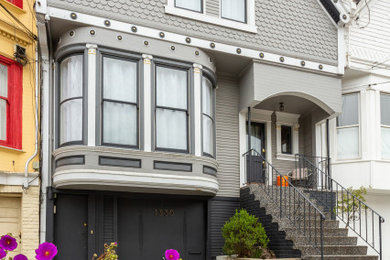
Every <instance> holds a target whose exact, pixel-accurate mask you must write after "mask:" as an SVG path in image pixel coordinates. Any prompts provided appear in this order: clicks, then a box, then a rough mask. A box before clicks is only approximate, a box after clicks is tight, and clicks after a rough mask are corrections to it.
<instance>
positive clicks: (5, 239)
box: [0, 235, 18, 251]
mask: <svg viewBox="0 0 390 260" xmlns="http://www.w3.org/2000/svg"><path fill="white" fill-rule="evenodd" d="M0 247H1V248H3V249H4V250H7V251H14V250H15V248H17V247H18V243H17V242H16V239H15V238H13V237H11V236H10V235H4V236H2V237H1V239H0Z"/></svg>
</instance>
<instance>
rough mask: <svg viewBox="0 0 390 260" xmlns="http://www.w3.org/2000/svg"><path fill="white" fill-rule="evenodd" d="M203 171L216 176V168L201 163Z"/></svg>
mask: <svg viewBox="0 0 390 260" xmlns="http://www.w3.org/2000/svg"><path fill="white" fill-rule="evenodd" d="M203 173H204V174H208V175H212V176H217V169H215V168H213V167H210V166H206V165H203Z"/></svg>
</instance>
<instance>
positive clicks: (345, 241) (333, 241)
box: [287, 236, 357, 246]
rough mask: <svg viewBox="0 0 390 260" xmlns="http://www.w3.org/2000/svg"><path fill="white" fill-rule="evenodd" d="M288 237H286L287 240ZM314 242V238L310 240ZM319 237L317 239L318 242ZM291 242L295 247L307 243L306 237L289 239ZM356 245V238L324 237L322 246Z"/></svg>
mask: <svg viewBox="0 0 390 260" xmlns="http://www.w3.org/2000/svg"><path fill="white" fill-rule="evenodd" d="M289 238H290V237H287V239H289ZM312 239H313V240H314V238H312ZM319 239H320V237H319V236H318V237H317V241H319ZM291 240H293V241H294V243H295V244H297V245H304V244H306V243H307V242H308V238H307V237H291ZM356 244H357V238H356V237H324V245H349V246H355V245H356Z"/></svg>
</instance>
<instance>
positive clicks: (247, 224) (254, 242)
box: [222, 209, 269, 258]
mask: <svg viewBox="0 0 390 260" xmlns="http://www.w3.org/2000/svg"><path fill="white" fill-rule="evenodd" d="M257 220H258V219H257V218H256V217H255V216H253V215H250V214H248V212H247V211H246V210H245V209H241V210H240V211H237V210H236V214H234V216H233V217H231V218H230V219H229V221H227V222H226V223H225V225H224V226H223V228H222V236H223V237H224V238H225V245H224V247H223V250H224V252H225V253H226V254H228V255H235V254H237V255H238V257H257V258H260V256H261V255H262V253H263V250H264V249H266V248H267V245H268V242H269V239H268V237H267V234H266V233H265V230H264V228H263V226H262V225H261V224H260V223H259V222H257Z"/></svg>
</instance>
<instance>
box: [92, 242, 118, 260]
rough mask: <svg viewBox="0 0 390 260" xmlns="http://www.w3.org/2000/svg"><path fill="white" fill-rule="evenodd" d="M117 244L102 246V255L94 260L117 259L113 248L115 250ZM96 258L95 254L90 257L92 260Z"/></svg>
mask: <svg viewBox="0 0 390 260" xmlns="http://www.w3.org/2000/svg"><path fill="white" fill-rule="evenodd" d="M117 246H118V243H117V242H112V243H111V244H104V253H103V254H102V255H101V256H99V257H98V258H97V259H96V260H113V259H118V255H117V254H116V251H115V248H117ZM96 257H97V255H96V254H94V256H93V257H92V260H95V258H96Z"/></svg>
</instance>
